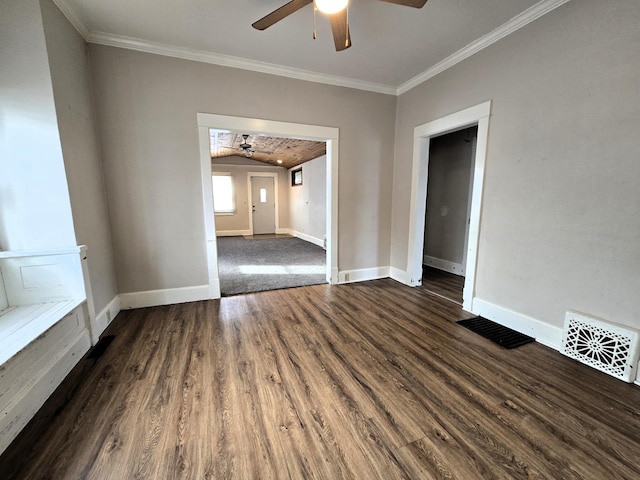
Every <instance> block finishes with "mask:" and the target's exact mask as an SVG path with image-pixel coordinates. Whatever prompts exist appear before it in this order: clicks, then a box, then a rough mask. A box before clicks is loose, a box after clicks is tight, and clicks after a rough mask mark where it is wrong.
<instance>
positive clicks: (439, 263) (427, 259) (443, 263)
mask: <svg viewBox="0 0 640 480" xmlns="http://www.w3.org/2000/svg"><path fill="white" fill-rule="evenodd" d="M422 264H423V265H427V266H429V267H433V268H437V269H439V270H444V271H445V272H449V273H453V274H454V275H459V276H461V277H464V265H463V264H461V263H455V262H450V261H449V260H443V259H442V258H436V257H431V256H429V255H425V256H424V257H422Z"/></svg>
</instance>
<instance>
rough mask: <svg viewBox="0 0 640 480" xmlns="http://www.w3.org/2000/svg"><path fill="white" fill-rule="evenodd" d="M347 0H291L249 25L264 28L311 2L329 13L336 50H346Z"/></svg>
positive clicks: (415, 1)
mask: <svg viewBox="0 0 640 480" xmlns="http://www.w3.org/2000/svg"><path fill="white" fill-rule="evenodd" d="M348 1H349V0H291V1H290V2H288V3H285V4H284V5H283V6H281V7H280V8H278V9H276V10H274V11H273V12H271V13H270V14H268V15H266V16H264V17H262V18H261V19H260V20H258V21H257V22H254V23H253V24H252V25H251V26H252V27H253V28H255V29H257V30H265V29H266V28H269V27H270V26H271V25H273V24H275V23H277V22H279V21H280V20H282V19H283V18H286V17H288V16H289V15H291V14H292V13H294V12H297V11H298V10H300V9H301V8H302V7H305V6H307V5H309V4H310V3H313V4H314V8H317V9H318V10H320V11H321V12H323V13H326V14H328V15H329V20H330V21H331V31H332V33H333V42H334V43H335V46H336V51H337V52H339V51H341V50H346V49H347V48H349V47H350V46H351V35H349V15H348V8H347V4H348ZM382 1H383V2H388V3H395V4H397V5H404V6H406V7H414V8H422V7H424V5H425V3H427V0H382ZM313 38H315V30H314V32H313Z"/></svg>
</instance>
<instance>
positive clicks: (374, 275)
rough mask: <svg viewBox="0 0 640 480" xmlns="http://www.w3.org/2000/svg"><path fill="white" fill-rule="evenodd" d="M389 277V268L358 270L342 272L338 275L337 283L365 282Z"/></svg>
mask: <svg viewBox="0 0 640 480" xmlns="http://www.w3.org/2000/svg"><path fill="white" fill-rule="evenodd" d="M388 277H389V267H373V268H361V269H359V270H342V271H341V272H340V273H338V283H339V284H343V283H353V282H366V281H367V280H377V279H379V278H388Z"/></svg>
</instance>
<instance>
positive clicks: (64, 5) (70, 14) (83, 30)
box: [53, 0, 90, 41]
mask: <svg viewBox="0 0 640 480" xmlns="http://www.w3.org/2000/svg"><path fill="white" fill-rule="evenodd" d="M53 3H55V4H56V6H57V7H58V8H59V9H60V11H61V12H62V14H63V15H64V16H65V17H67V20H69V22H70V23H71V25H73V28H75V29H76V30H77V32H78V33H79V34H80V35H82V38H84V39H85V41H88V40H89V35H90V32H89V29H88V28H87V27H85V25H84V23H82V20H80V16H79V15H78V12H76V10H75V8H73V7H72V6H71V3H70V2H69V0H53Z"/></svg>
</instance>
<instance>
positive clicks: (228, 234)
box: [216, 230, 251, 237]
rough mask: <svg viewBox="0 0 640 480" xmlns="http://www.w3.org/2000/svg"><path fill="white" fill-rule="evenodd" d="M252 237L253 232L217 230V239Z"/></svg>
mask: <svg viewBox="0 0 640 480" xmlns="http://www.w3.org/2000/svg"><path fill="white" fill-rule="evenodd" d="M243 235H251V230H216V237H241V236H243Z"/></svg>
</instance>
